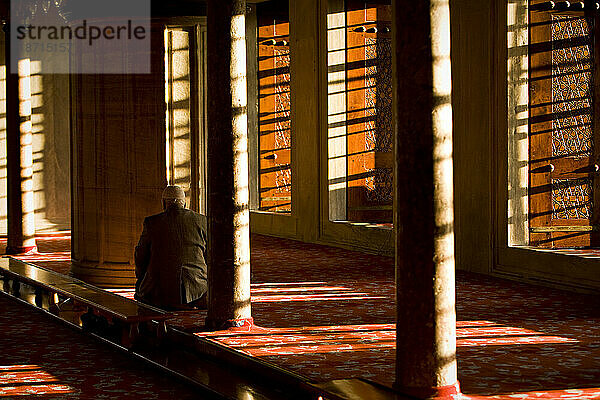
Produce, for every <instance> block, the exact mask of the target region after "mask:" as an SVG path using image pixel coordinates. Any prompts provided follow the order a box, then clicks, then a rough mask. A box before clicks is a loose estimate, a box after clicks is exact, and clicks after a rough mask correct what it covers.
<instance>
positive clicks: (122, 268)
mask: <svg viewBox="0 0 600 400" xmlns="http://www.w3.org/2000/svg"><path fill="white" fill-rule="evenodd" d="M71 273H72V274H73V276H74V277H75V278H77V279H81V280H82V281H84V282H87V283H90V284H92V285H94V286H98V287H101V288H132V287H134V286H135V282H136V278H135V265H132V264H129V263H126V262H124V263H116V262H96V261H77V260H71Z"/></svg>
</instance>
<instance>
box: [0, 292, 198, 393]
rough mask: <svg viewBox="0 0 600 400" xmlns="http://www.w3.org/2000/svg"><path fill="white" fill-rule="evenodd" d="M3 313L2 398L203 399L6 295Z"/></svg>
mask: <svg viewBox="0 0 600 400" xmlns="http://www.w3.org/2000/svg"><path fill="white" fill-rule="evenodd" d="M0 310H2V312H0V332H2V335H0V349H2V351H1V352H0V399H5V398H6V399H8V398H10V399H17V398H39V399H42V398H43V399H71V398H72V399H132V400H133V399H197V398H198V393H197V392H195V389H194V388H193V387H191V386H188V385H186V384H185V383H183V382H179V381H176V380H174V379H173V378H172V377H171V376H167V375H165V374H164V373H162V372H160V371H158V370H156V369H153V368H150V367H147V366H146V365H145V364H141V363H140V362H139V361H135V360H133V359H131V358H130V357H128V356H126V355H125V354H122V353H120V352H118V351H116V350H114V349H112V348H110V347H108V346H106V345H104V344H102V343H100V342H98V341H96V340H94V339H93V338H91V337H89V336H86V335H83V334H80V333H78V332H76V331H74V330H73V329H70V328H68V327H67V326H65V325H64V324H62V323H60V322H59V321H55V320H53V319H51V318H48V316H46V315H43V314H42V313H40V312H39V311H36V310H34V309H32V308H31V307H28V306H25V305H23V304H20V303H18V302H17V301H16V300H13V299H9V298H7V297H6V296H3V295H0ZM15 344H18V346H15Z"/></svg>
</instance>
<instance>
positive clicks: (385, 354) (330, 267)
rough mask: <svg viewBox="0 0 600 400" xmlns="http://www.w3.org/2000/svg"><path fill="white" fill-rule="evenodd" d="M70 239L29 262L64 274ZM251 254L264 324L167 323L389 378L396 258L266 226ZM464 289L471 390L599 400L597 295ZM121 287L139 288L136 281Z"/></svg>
mask: <svg viewBox="0 0 600 400" xmlns="http://www.w3.org/2000/svg"><path fill="white" fill-rule="evenodd" d="M68 242H69V240H68V239H64V240H54V241H53V240H47V241H43V240H42V241H38V246H39V251H40V252H41V253H44V252H45V251H47V252H48V255H51V258H48V259H45V260H44V256H45V255H46V254H38V255H35V254H34V255H28V256H23V257H31V258H30V259H26V258H23V259H24V260H27V261H32V262H35V263H36V264H40V265H42V266H45V267H48V268H52V269H55V270H59V271H61V272H63V273H64V272H65V271H67V270H68V261H67V260H65V259H61V258H60V257H64V256H65V255H66V254H68V245H69V243H68ZM61 246H62V247H61ZM52 251H54V252H53V253H51V254H49V253H50V252H52ZM251 254H252V256H251V257H252V258H251V263H252V282H253V284H252V314H253V317H254V319H255V323H256V326H253V327H251V328H249V329H248V330H240V329H237V330H231V331H222V332H203V331H202V330H203V323H204V318H205V313H204V312H193V311H192V312H190V311H186V312H179V313H175V315H174V317H173V318H171V319H170V320H169V321H168V323H169V324H170V325H172V326H175V327H177V328H179V329H182V330H185V331H188V332H190V333H194V334H196V335H198V336H201V337H204V338H206V339H208V340H214V341H216V342H218V343H220V344H222V345H225V346H229V347H231V348H234V349H236V350H238V351H240V352H244V353H246V354H249V355H251V356H253V357H257V358H260V359H261V360H264V361H267V362H271V363H273V364H276V365H278V366H280V367H283V368H286V369H288V370H291V371H294V372H296V373H299V374H301V375H304V376H306V377H308V378H309V379H312V380H314V381H324V380H329V379H341V378H350V377H363V378H367V379H371V380H374V381H378V382H381V383H383V384H386V385H391V384H392V383H393V379H394V359H395V356H394V353H395V325H394V324H395V301H394V297H395V284H394V261H393V259H392V258H389V257H381V256H373V255H367V254H363V253H358V252H352V251H347V250H343V249H338V248H332V247H328V246H321V245H314V244H306V243H301V242H296V241H291V240H284V239H279V238H273V237H267V236H260V235H252V253H251ZM35 257H38V259H37V260H33V258H35ZM52 257H54V258H52ZM456 286H457V287H456V290H457V317H458V323H457V353H458V354H457V357H458V370H459V372H458V373H459V381H460V383H461V388H462V391H463V393H465V394H468V395H470V396H471V397H472V398H474V399H475V398H482V399H484V398H486V399H487V398H492V399H515V398H522V399H537V398H545V399H559V398H565V399H592V398H600V307H599V306H600V304H599V303H600V301H599V298H598V297H597V296H588V295H580V294H574V293H567V292H562V291H559V290H554V289H548V288H542V287H536V286H532V285H527V284H521V283H516V282H510V281H506V280H502V279H498V278H493V277H488V276H482V275H477V274H473V273H467V272H462V271H457V284H456ZM114 291H115V292H117V293H119V294H121V295H124V296H128V297H131V296H132V295H133V291H132V289H122V290H114ZM402 323H405V324H410V321H403V322H402Z"/></svg>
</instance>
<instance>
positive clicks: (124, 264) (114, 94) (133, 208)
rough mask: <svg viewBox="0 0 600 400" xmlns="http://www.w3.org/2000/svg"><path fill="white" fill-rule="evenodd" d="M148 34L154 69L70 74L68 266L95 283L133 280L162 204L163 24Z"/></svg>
mask: <svg viewBox="0 0 600 400" xmlns="http://www.w3.org/2000/svg"><path fill="white" fill-rule="evenodd" d="M150 34H151V35H152V36H151V39H152V43H153V49H152V53H151V57H150V63H151V71H152V73H151V74H73V75H71V107H72V109H71V124H72V125H71V126H72V128H71V131H72V132H71V135H72V136H71V138H72V139H71V140H72V153H71V165H72V168H71V174H72V175H71V180H72V192H71V195H72V201H71V207H72V218H71V226H72V231H73V233H72V241H71V257H72V269H71V272H72V273H73V275H74V276H75V277H77V278H79V279H82V280H84V281H86V282H89V283H92V284H94V285H96V286H100V287H133V285H134V284H135V281H136V278H135V272H134V271H135V266H134V249H135V245H136V244H137V242H138V239H139V237H140V234H141V232H142V224H143V221H144V217H146V216H149V215H152V214H156V213H158V212H160V211H161V210H162V207H161V200H160V199H161V193H162V191H163V189H164V187H165V185H166V183H167V182H166V162H165V139H166V133H165V126H166V122H165V108H164V107H165V89H164V88H165V74H164V65H165V64H164V60H165V58H164V57H165V54H164V49H163V47H162V45H161V43H163V42H164V25H163V24H162V23H156V24H153V25H152V26H151V32H150Z"/></svg>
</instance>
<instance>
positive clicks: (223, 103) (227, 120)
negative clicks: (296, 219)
mask: <svg viewBox="0 0 600 400" xmlns="http://www.w3.org/2000/svg"><path fill="white" fill-rule="evenodd" d="M245 11H246V2H245V1H243V0H241V1H240V0H225V1H223V0H210V1H209V2H208V9H207V16H208V18H207V19H208V22H207V53H208V56H207V82H208V88H207V97H208V110H207V118H208V162H207V166H208V171H207V172H208V173H207V176H208V204H207V210H208V242H209V243H208V258H209V260H208V261H209V262H208V286H209V292H208V316H207V322H206V324H207V326H209V327H211V328H213V329H220V328H227V327H232V326H241V325H244V324H251V323H252V317H251V313H250V226H249V222H250V218H249V211H248V201H249V193H248V192H249V191H248V144H247V141H248V139H247V137H248V132H247V114H246V104H247V95H246V45H245V43H246V40H245Z"/></svg>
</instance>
